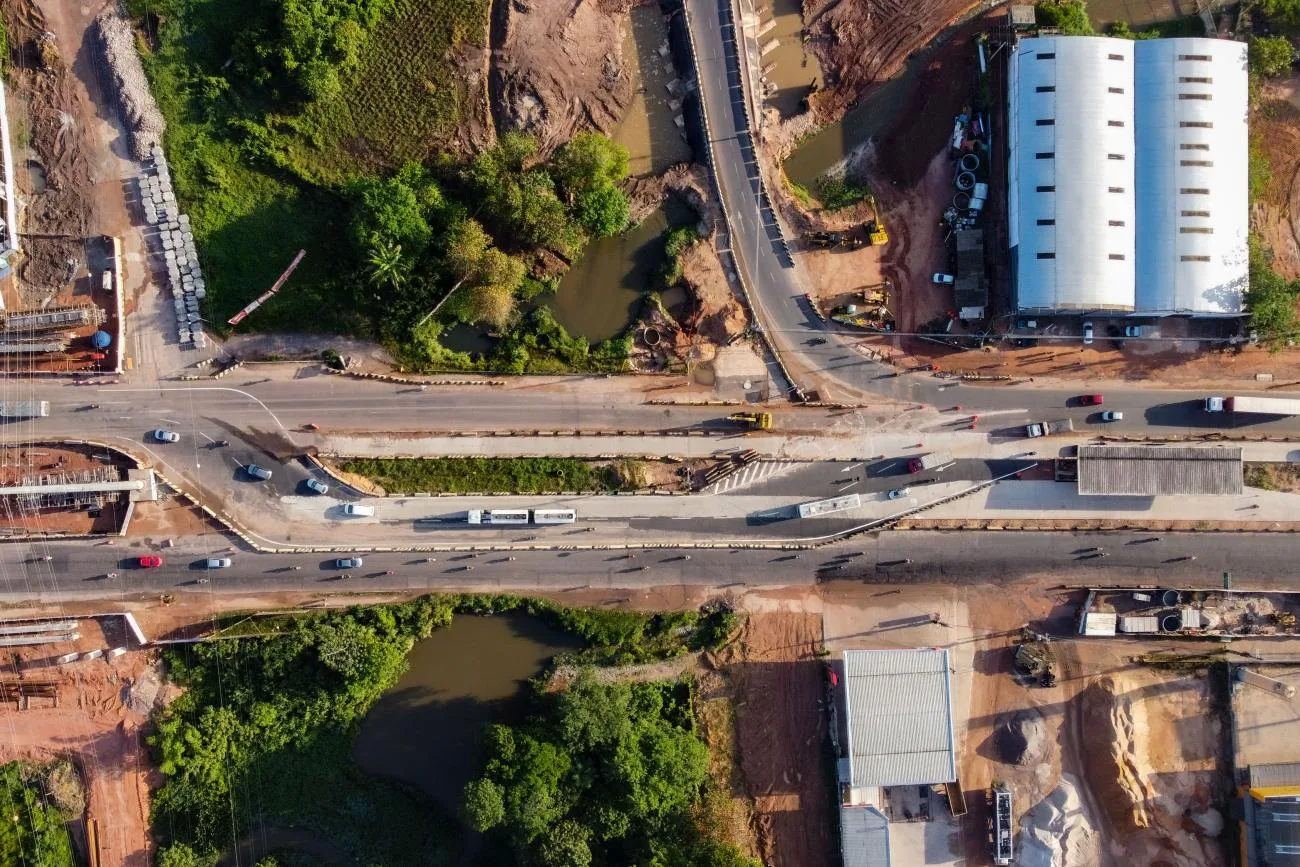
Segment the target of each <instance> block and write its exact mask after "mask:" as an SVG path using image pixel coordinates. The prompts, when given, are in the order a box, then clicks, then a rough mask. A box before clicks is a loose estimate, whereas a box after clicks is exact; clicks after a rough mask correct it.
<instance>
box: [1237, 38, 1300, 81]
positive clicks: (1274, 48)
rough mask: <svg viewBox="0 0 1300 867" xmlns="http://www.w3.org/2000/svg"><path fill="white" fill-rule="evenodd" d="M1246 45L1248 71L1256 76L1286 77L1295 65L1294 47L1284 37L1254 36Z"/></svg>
mask: <svg viewBox="0 0 1300 867" xmlns="http://www.w3.org/2000/svg"><path fill="white" fill-rule="evenodd" d="M1248 45H1249V58H1250V71H1251V72H1253V73H1255V74H1256V75H1263V76H1265V77H1266V78H1274V77H1276V76H1279V75H1286V74H1287V73H1288V72H1290V71H1291V66H1292V65H1293V64H1294V63H1295V47H1294V46H1292V45H1291V40H1290V39H1288V38H1286V37H1285V36H1256V37H1253V38H1252V39H1251V40H1250V42H1249V43H1248Z"/></svg>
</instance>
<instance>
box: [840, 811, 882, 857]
mask: <svg viewBox="0 0 1300 867" xmlns="http://www.w3.org/2000/svg"><path fill="white" fill-rule="evenodd" d="M840 852H841V853H842V854H843V856H844V867H889V820H888V819H886V818H885V816H884V814H883V813H881V812H880V811H879V810H877V809H876V808H875V807H850V806H842V807H840Z"/></svg>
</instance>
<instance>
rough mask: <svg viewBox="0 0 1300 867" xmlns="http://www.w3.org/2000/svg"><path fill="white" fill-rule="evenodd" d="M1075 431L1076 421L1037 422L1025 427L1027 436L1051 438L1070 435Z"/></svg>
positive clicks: (1064, 419)
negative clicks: (1058, 435)
mask: <svg viewBox="0 0 1300 867" xmlns="http://www.w3.org/2000/svg"><path fill="white" fill-rule="evenodd" d="M1073 430H1074V421H1073V420H1072V419H1068V418H1063V419H1060V420H1058V421H1036V422H1031V423H1029V424H1027V425H1025V436H1028V437H1050V436H1055V435H1057V434H1064V433H1070V432H1072V431H1073Z"/></svg>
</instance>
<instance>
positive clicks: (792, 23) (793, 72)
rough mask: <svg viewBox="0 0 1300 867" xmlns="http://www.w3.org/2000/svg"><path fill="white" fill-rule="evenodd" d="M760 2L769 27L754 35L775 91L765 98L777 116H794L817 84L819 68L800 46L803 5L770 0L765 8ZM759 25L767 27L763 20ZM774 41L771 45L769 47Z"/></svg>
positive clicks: (819, 75) (819, 77)
mask: <svg viewBox="0 0 1300 867" xmlns="http://www.w3.org/2000/svg"><path fill="white" fill-rule="evenodd" d="M764 5H765V4H760V6H759V14H760V16H761V17H762V19H763V21H764V22H766V21H768V20H770V21H772V26H771V29H770V30H767V31H766V32H764V33H763V35H762V36H760V37H759V38H758V42H759V45H760V47H761V48H763V49H766V51H765V53H764V54H763V69H764V71H765V73H766V76H767V80H768V83H769V84H772V85H775V86H776V90H775V91H774V92H773V93H772V94H770V95H769V96H768V98H767V102H768V104H770V105H774V106H776V108H777V109H778V110H779V111H780V112H781V117H783V118H786V117H794V116H795V115H796V114H799V112H801V111H803V110H804V105H803V101H804V99H805V98H806V97H807V96H808V94H809V93H811V92H812V89H813V85H814V84H818V85H820V84H821V81H822V71H821V67H820V65H819V64H818V63H817V59H816V58H815V57H813V56H812V55H811V54H809V53H807V52H805V51H804V48H803V5H802V4H801V3H800V2H799V0H772V3H771V4H770V6H768V8H764ZM763 26H767V25H766V23H765V24H764V25H763ZM772 42H776V43H777V45H776V47H775V48H769V46H770V45H771V44H772Z"/></svg>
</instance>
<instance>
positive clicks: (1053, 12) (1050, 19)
mask: <svg viewBox="0 0 1300 867" xmlns="http://www.w3.org/2000/svg"><path fill="white" fill-rule="evenodd" d="M1034 17H1035V18H1036V19H1037V21H1038V26H1040V27H1054V28H1056V29H1057V30H1060V31H1061V32H1062V33H1064V34H1065V35H1066V36H1092V35H1093V33H1094V32H1095V31H1094V30H1093V29H1092V22H1091V21H1089V20H1088V5H1087V4H1086V3H1084V2H1083V0H1042V2H1040V3H1036V4H1035V5H1034Z"/></svg>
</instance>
